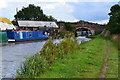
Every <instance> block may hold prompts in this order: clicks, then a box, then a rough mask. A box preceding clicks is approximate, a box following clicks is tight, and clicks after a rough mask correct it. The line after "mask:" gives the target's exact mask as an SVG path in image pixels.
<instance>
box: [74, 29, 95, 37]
mask: <svg viewBox="0 0 120 80" xmlns="http://www.w3.org/2000/svg"><path fill="white" fill-rule="evenodd" d="M93 34H94V30H92V29H91V28H89V27H77V28H76V35H75V36H90V35H93Z"/></svg>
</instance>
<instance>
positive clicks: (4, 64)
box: [0, 37, 90, 78]
mask: <svg viewBox="0 0 120 80" xmlns="http://www.w3.org/2000/svg"><path fill="white" fill-rule="evenodd" d="M89 40H90V39H88V38H86V37H78V41H79V43H81V42H84V41H89ZM60 41H62V39H56V40H54V43H59V42H60ZM45 42H46V41H37V42H30V43H10V44H8V45H6V46H0V77H1V78H13V77H15V75H16V70H17V69H18V68H19V66H20V64H22V62H23V61H25V59H26V58H27V57H29V56H32V55H34V54H36V53H37V52H38V51H40V50H41V49H42V47H43V45H44V44H45Z"/></svg>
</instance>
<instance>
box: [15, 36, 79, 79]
mask: <svg viewBox="0 0 120 80" xmlns="http://www.w3.org/2000/svg"><path fill="white" fill-rule="evenodd" d="M78 48H79V44H78V41H77V39H73V38H69V39H65V40H63V41H61V42H60V43H58V44H56V43H53V41H52V40H49V41H47V42H46V43H45V45H44V46H43V48H42V50H41V51H40V52H38V53H37V54H35V55H33V56H31V57H28V58H27V59H26V61H25V62H24V63H23V64H22V65H21V66H20V68H19V69H18V70H17V76H16V77H17V78H33V77H37V76H40V75H41V74H42V73H44V71H46V70H47V69H48V68H49V67H50V66H51V65H52V64H53V63H54V61H55V60H56V59H64V58H65V56H66V55H67V54H70V53H72V52H73V51H75V50H76V49H78Z"/></svg>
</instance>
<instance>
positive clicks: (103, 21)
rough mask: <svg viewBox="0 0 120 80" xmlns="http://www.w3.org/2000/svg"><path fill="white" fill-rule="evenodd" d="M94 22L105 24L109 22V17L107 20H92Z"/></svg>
mask: <svg viewBox="0 0 120 80" xmlns="http://www.w3.org/2000/svg"><path fill="white" fill-rule="evenodd" d="M92 22H94V23H98V24H107V23H108V22H109V19H107V20H100V21H92Z"/></svg>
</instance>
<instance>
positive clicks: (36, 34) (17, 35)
mask: <svg viewBox="0 0 120 80" xmlns="http://www.w3.org/2000/svg"><path fill="white" fill-rule="evenodd" d="M6 32H7V37H8V41H28V40H39V39H48V38H49V36H48V35H44V34H43V32H42V31H9V30H7V31H6Z"/></svg>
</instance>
